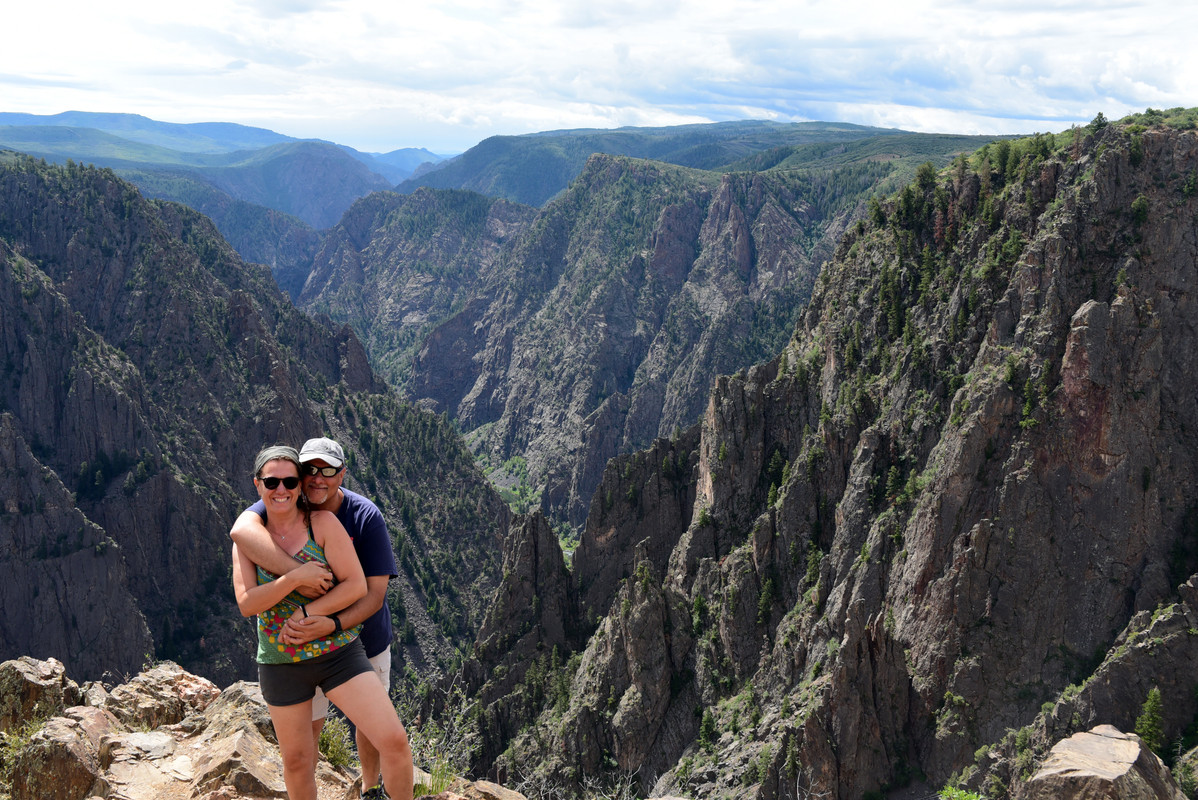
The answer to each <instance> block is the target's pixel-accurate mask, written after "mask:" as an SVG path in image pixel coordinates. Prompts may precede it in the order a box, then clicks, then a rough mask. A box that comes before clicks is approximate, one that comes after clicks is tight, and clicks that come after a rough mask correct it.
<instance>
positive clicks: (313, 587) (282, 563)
mask: <svg viewBox="0 0 1198 800" xmlns="http://www.w3.org/2000/svg"><path fill="white" fill-rule="evenodd" d="M229 536H231V537H232V538H233V543H234V544H235V545H237V549H238V550H239V551H240V552H241V553H243V554H244V555H246V556H248V557H249V559H250V561H252V562H253V563H255V564H257V565H258V566H260V567H262V568H263V569H265V570H267V571H268V572H273V573H274V574H275V575H285V574H287V573H288V572H291V571H292V570H293V569H295V568H297V567H299V566H301V562H300V561H297V560H296V559H294V558H292V557H291V556H290V555H288V554H287V552H286V551H285V550H284V549H283V548H281V547H279V545H278V544H277V543H276V542H275V540H274V537H272V536H271V535H270V531H268V530H266V525H264V524H263V523H262V517H260V516H258V514H257V513H256V512H254V511H251V510H246V511H243V512H241V516H239V517H238V518H237V520H236V522H234V523H233V529H232V530H230V531H229ZM332 584H333V573H332V572H330V571H328V570H323V571H321V572H319V573H317V577H316V578H315V579H314V580H310V581H307V582H301V583H298V584H297V585H296V587H295V588H296V589H297V590H298V591H299V593H300V594H302V595H304V596H305V597H312V598H317V597H320V596H322V595H323V594H324V593H325V592H327V591H328V590H329V588H330V587H331V586H332Z"/></svg>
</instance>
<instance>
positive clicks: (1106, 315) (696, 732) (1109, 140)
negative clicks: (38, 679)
mask: <svg viewBox="0 0 1198 800" xmlns="http://www.w3.org/2000/svg"><path fill="white" fill-rule="evenodd" d="M1024 146H1026V147H1028V148H1029V149H1028V150H1027V154H1028V157H1027V158H1026V159H1025V160H1023V161H1021V162H1020V163H1021V165H1022V166H1021V167H1020V171H1019V174H1018V176H1015V175H1013V174H1006V175H998V174H997V173H995V172H993V170H990V171H986V170H985V163H983V164H982V166H983V172H982V174H979V173H977V172H975V171H974V169H973V168H971V167H970V165H969V164H967V163H966V162H964V161H962V162H960V163H959V164H958V166H957V168H956V169H954V170H951V171H949V172H946V173H944V174H942V175H939V176H936V175H935V174H934V173H931V174H927V175H925V176H924V178H922V179H921V181H920V182H919V183H917V184H915V185H913V186H911V187H908V188H907V189H905V190H903V192H901V193H900V195H899V196H898V197H897V198H895V199H893V200H892V201H888V202H887V203H886V204H885V205H884V206H880V207H879V208H878V210H877V213H875V214H873V215H871V216H872V218H873V221H872V222H871V223H870V224H868V225H866V224H863V225H861V226H859V227H858V228H856V229H855V230H853V231H851V232H850V234H849V235H847V236H846V238H845V239H844V240H843V241H842V244H841V246H840V248H839V250H838V252H837V256H836V258H835V259H834V260H833V262H831V263H830V264H829V265H828V266H827V267H826V269H825V272H824V276H825V277H823V278H821V280H820V282H819V284H820V285H819V287H818V288H817V290H816V292H815V295H814V297H813V300H812V304H811V306H810V307H809V309H808V311H807V312H806V314H805V316H804V319H803V320H802V322H801V324H800V326H799V329H798V330H797V331H796V334H795V336H794V338H793V339H792V341H791V342H790V344H789V345H788V346H787V347H786V348H785V349H784V351H783V352H782V353H781V354H780V355H779V357H778V358H776V359H774V360H773V361H771V362H768V363H766V364H763V365H760V366H758V367H755V368H753V369H750V370H748V371H747V372H745V373H743V374H738V375H735V376H729V377H723V378H720V379H718V380H717V381H716V384H715V387H714V389H713V391H712V392H711V394H710V397H709V402H708V405H707V409H706V412H705V414H704V416H703V419H702V421H701V424H700V442H699V445H698V447H697V464H696V466H695V469H694V476H693V478H692V480H693V483H694V501H693V513H692V514H691V516H690V518H689V520H687V521H686V522H685V523H684V527H683V528H682V529H680V530H679V529H675V530H670V531H668V532H666V531H662V532H659V533H658V537H659V538H658V539H657V541H674V542H676V543H675V544H674V545H673V547H672V550H671V552H670V557H669V560H668V564H667V566H666V569H665V573H664V576H663V578H662V580H661V583H660V585H654V586H651V587H649V591H642V590H640V589H636V590H634V589H633V584H635V583H636V581H635V580H634V579H633V578H632V577H631V576H630V577H629V579H628V585H627V586H626V587H625V588H624V589H622V590H621V591H620V592H619V593H618V594H617V597H618V598H619V601H618V602H615V603H612V607H611V610H610V611H609V612H608V615H609V616H608V617H607V619H605V620H602V621H601V622H600V625H599V628H598V630H597V632H596V634H595V635H594V636H592V638H591V640H590V642H589V643H588V645H587V647H586V650H585V652H584V653H583V655H582V658H581V664H580V667H579V669H578V670H576V671H575V672H574V677H573V684H572V696H571V704H570V707H569V708H568V709H565V710H564V711H563V710H560V709H558V710H554V711H552V712H551V711H549V710H546V711H545V712H543V714H542V715H541V717H540V719H539V721H538V723H537V725H536V726H535V727H534V728H533V729H532V730H529V731H527V732H526V733H525V734H524V735H522V736H520V737H518V738H517V739H516V740H515V741H514V742H513V744H512V747H511V748H510V751H509V755H507V756H505V759H506V763H507V764H510V765H511V768H512V769H513V771H515V770H518V769H520V768H529V767H531V766H533V765H544V766H543V767H542V769H543V770H544V771H546V772H554V771H555V770H556V772H555V774H556V775H558V776H560V777H563V778H566V779H569V778H570V777H571V776H572V775H573V777H574V778H577V777H578V776H577V773H578V772H579V771H581V772H582V773H583V774H590V772H589V771H590V770H591V769H592V765H597V764H600V763H606V764H607V765H609V767H610V765H611V763H612V762H613V761H616V762H617V764H618V767H619V768H621V769H627V767H628V765H627V764H626V763H625V762H623V761H618V760H617V754H627V753H634V752H635V753H636V754H637V756H638V757H640V758H642V759H643V760H642V764H645V765H648V767H647V768H646V769H645V770H643V771H642V772H641V773H640V780H641V781H642V787H643V788H644V789H646V790H652V791H653V792H654V793H659V794H664V793H677V794H683V795H689V794H692V793H693V794H697V795H701V796H712V795H719V796H738V797H754V798H773V797H777V796H786V797H789V796H791V793H792V792H793V791H794V789H793V787H794V786H795V785H796V782H800V783H801V785H802V786H803V787H805V791H807V792H809V793H810V794H823V795H825V796H828V797H836V798H846V799H847V798H856V797H860V796H862V795H864V794H867V793H870V792H878V791H884V790H886V789H888V788H890V787H893V786H895V785H896V784H901V783H902V782H903V781H905V780H908V779H910V777H911V776H912V774H913V773H914V772H916V771H917V770H918V771H922V772H923V773H924V774H925V775H926V776H927V778H928V779H929V781H930V782H931V783H932V784H933V785H943V783H944V782H945V781H947V780H948V779H949V778H950V776H952V775H954V774H967V775H969V776H970V777H969V781H970V783H969V786H970V787H971V788H972V789H974V790H981V791H984V793H985V794H986V796H995V797H1001V796H1007V795H1010V794H1012V793H1015V792H1017V791H1018V790H1019V787H1020V786H1021V785H1022V782H1024V781H1026V779H1027V778H1028V777H1030V775H1031V774H1033V772H1034V770H1035V767H1036V765H1037V761H1038V759H1040V758H1043V757H1044V756H1046V755H1047V753H1048V750H1049V749H1050V748H1051V746H1052V745H1053V744H1054V743H1055V742H1057V741H1059V740H1060V739H1062V738H1064V737H1067V736H1069V735H1071V734H1073V733H1076V732H1078V731H1080V730H1086V729H1087V728H1089V727H1091V726H1093V725H1096V724H1099V723H1103V722H1109V721H1116V723H1117V724H1119V725H1120V726H1121V727H1123V728H1124V729H1125V730H1130V729H1132V727H1134V724H1135V719H1136V715H1137V714H1138V713H1139V711H1140V708H1141V706H1142V704H1143V703H1144V700H1145V694H1146V693H1147V691H1149V689H1150V688H1152V687H1153V686H1158V687H1159V689H1160V691H1161V693H1162V696H1164V697H1165V698H1166V699H1165V709H1166V710H1165V712H1164V714H1163V717H1164V720H1163V721H1164V727H1165V737H1166V739H1167V740H1170V741H1171V740H1172V739H1173V738H1175V737H1176V736H1178V735H1180V733H1181V732H1182V731H1183V730H1185V728H1186V726H1187V725H1189V724H1190V723H1191V722H1192V720H1193V719H1194V718H1195V716H1196V715H1198V699H1196V698H1195V697H1194V694H1193V691H1192V680H1191V678H1190V677H1189V676H1192V669H1190V668H1189V667H1187V666H1185V665H1187V664H1192V661H1193V658H1194V657H1195V654H1194V649H1195V648H1194V645H1193V642H1195V641H1198V637H1196V636H1194V635H1193V634H1192V633H1190V631H1191V630H1198V625H1195V621H1196V618H1195V617H1194V616H1193V615H1194V614H1195V613H1196V608H1195V606H1194V604H1193V600H1194V597H1195V595H1196V594H1198V590H1196V589H1195V588H1194V585H1195V584H1194V582H1193V581H1192V580H1191V581H1190V582H1189V583H1188V584H1187V583H1183V582H1185V581H1186V580H1187V578H1189V577H1190V576H1191V575H1193V574H1194V573H1195V572H1196V571H1198V487H1196V486H1195V484H1194V480H1193V476H1194V474H1195V473H1196V471H1198V469H1196V466H1195V456H1194V454H1195V453H1198V426H1195V425H1194V424H1193V420H1194V419H1196V418H1198V395H1195V393H1194V391H1193V378H1192V376H1193V375H1194V374H1198V360H1196V357H1195V353H1198V339H1196V338H1195V330H1194V328H1193V325H1192V320H1193V319H1194V318H1195V316H1198V312H1196V311H1195V309H1194V307H1193V304H1194V300H1193V298H1194V296H1195V290H1198V272H1196V271H1195V265H1196V264H1198V257H1196V254H1198V251H1196V249H1195V244H1194V243H1195V242H1196V241H1198V228H1196V223H1195V220H1196V219H1198V198H1196V197H1195V193H1194V191H1193V188H1192V187H1193V184H1194V181H1193V179H1192V178H1191V177H1190V176H1194V175H1198V136H1196V135H1194V133H1193V132H1176V131H1166V130H1164V129H1153V130H1150V131H1138V132H1137V131H1133V130H1129V129H1120V128H1117V127H1114V126H1112V127H1111V128H1109V129H1103V130H1102V131H1099V132H1094V133H1092V134H1085V135H1079V138H1078V142H1077V144H1076V145H1075V146H1074V147H1073V148H1071V149H1070V148H1065V149H1057V150H1056V151H1055V152H1054V151H1053V149H1052V148H1051V146H1050V145H1049V143H1047V142H1045V141H1043V140H1032V141H1029V142H1028V143H1026V145H1024ZM1187 187H1189V188H1187ZM1133 207H1134V208H1138V209H1141V212H1138V215H1133V214H1132V213H1131V209H1133ZM1145 207H1146V208H1147V209H1148V214H1147V217H1143V216H1142V210H1143V209H1144V208H1145ZM733 216H734V215H733ZM733 216H729V217H728V219H727V222H728V226H729V227H728V228H727V230H728V231H730V232H735V230H736V229H737V228H736V225H735V224H734V223H735V220H734V219H733ZM1137 220H1138V221H1137ZM735 239H736V237H735V235H731V236H730V238H729V239H727V243H728V244H729V246H731V245H732V244H734V243H735ZM733 249H734V248H733ZM625 465H626V462H624V461H617V462H613V466H614V467H615V468H617V469H623V468H624V467H625ZM659 475H660V473H659ZM651 482H652V478H650V483H651ZM604 485H605V487H607V486H610V488H611V490H612V496H613V497H617V498H618V497H620V494H621V492H625V491H630V490H631V491H635V490H637V489H641V488H643V487H644V486H646V485H648V484H647V483H646V482H645V476H644V475H640V474H637V473H635V471H630V472H629V474H627V475H626V474H623V473H621V474H620V475H616V474H614V470H609V472H608V474H607V475H605V478H604ZM594 518H595V519H600V518H602V515H601V514H600V515H595V516H594ZM637 524H638V521H637V520H636V519H635V518H634V517H633V516H631V515H628V516H624V517H622V518H620V519H619V520H618V521H617V525H616V527H615V529H614V530H609V529H607V527H606V526H594V527H593V528H589V530H591V531H593V532H595V533H601V534H602V540H599V539H598V538H597V540H596V541H595V542H594V544H596V545H602V544H604V543H605V542H609V541H625V542H628V543H629V545H628V546H630V547H632V548H634V549H633V551H632V552H636V551H635V548H636V547H638V546H640V544H641V543H642V542H643V541H644V539H645V537H643V536H640V535H639V533H638V532H637V527H636V526H637ZM589 546H590V543H588V547H589ZM596 552H603V550H602V547H598V548H596ZM628 553H629V551H628V550H623V551H622V556H620V557H619V560H620V562H621V563H633V564H635V563H636V559H635V558H633V559H630V558H629V556H628ZM612 557H613V558H616V556H614V555H613V556H612ZM597 573H598V570H596V574H597ZM649 574H650V575H652V572H650V573H649ZM1179 584H1182V587H1181V590H1180V592H1179V591H1178V589H1177V587H1178V585H1179ZM638 585H639V584H638ZM1179 601H1180V602H1179ZM662 608H666V609H682V610H685V611H689V613H687V614H685V615H684V616H683V618H682V619H678V615H677V614H670V615H668V616H667V615H663V614H662V613H661V611H660V609H662ZM653 621H656V622H653ZM654 641H656V642H657V644H656V646H654V647H651V648H643V647H641V644H642V643H644V642H654ZM630 654H636V658H637V659H640V658H647V659H648V661H647V662H646V663H643V664H640V663H638V664H636V665H635V667H630V663H629V662H630ZM667 659H668V660H669V661H670V664H671V666H670V668H669V672H670V674H671V681H670V684H669V693H668V696H666V697H665V699H664V704H663V705H662V706H661V707H658V706H657V705H655V703H656V702H657V701H658V700H660V699H661V698H662V697H663V695H662V693H661V686H662V683H661V682H660V681H659V680H658V678H657V673H656V672H655V671H654V670H655V669H657V668H659V667H660V665H661V663H662V662H663V661H666V660H667ZM646 676H647V677H649V678H651V679H650V680H644V678H645V677H646ZM637 708H649V709H653V713H654V716H655V719H657V720H662V719H669V718H670V717H671V715H677V717H678V718H681V717H683V716H685V715H689V719H690V722H689V724H688V725H679V726H677V727H676V728H674V729H673V730H674V733H673V735H664V734H665V732H666V730H667V728H668V727H669V726H666V725H662V726H661V727H652V726H645V725H642V724H640V720H639V718H638V717H637V716H636V715H635V714H632V713H631V712H632V711H633V710H634V709H637ZM683 712H685V715H684V713H683ZM700 715H701V719H700ZM617 721H618V722H619V723H620V725H621V728H620V731H619V732H620V733H623V734H626V735H632V736H637V737H639V739H638V741H637V742H635V743H632V742H627V741H617V739H616V736H615V732H616V727H615V726H616V723H617ZM633 723H636V724H633ZM1017 731H1018V732H1019V735H1018V736H1017V735H1016V732H1017ZM670 764H672V765H674V766H672V767H670V768H668V769H665V770H664V771H659V770H662V765H670ZM597 771H598V772H600V773H603V772H605V770H604V769H602V768H597ZM655 778H656V779H657V780H656V782H654V779H655ZM783 787H790V788H786V791H785V792H784V791H783Z"/></svg>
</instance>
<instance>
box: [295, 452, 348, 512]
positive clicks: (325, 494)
mask: <svg viewBox="0 0 1198 800" xmlns="http://www.w3.org/2000/svg"><path fill="white" fill-rule="evenodd" d="M328 466H330V464H329V463H328V462H326V461H321V460H320V459H319V458H318V459H315V460H313V461H308V462H306V463H305V464H304V470H303V472H304V494H305V495H306V496H307V498H308V502H309V503H311V504H312V505H314V506H317V507H323V506H324V504H325V503H328V502H329V501H335V500H336V499H337V490H338V489H340V488H341V481H342V479H343V478H344V477H345V469H344V468H341V469H338V470H337V474H336V475H334V476H333V477H331V478H326V477H325V476H324V475H321V474H320V473H319V472H317V473H316V474H315V475H309V474H308V473H309V472H311V470H310V469H308V468H309V467H316V468H317V469H323V468H325V467H328Z"/></svg>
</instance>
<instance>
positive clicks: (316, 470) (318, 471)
mask: <svg viewBox="0 0 1198 800" xmlns="http://www.w3.org/2000/svg"><path fill="white" fill-rule="evenodd" d="M340 471H341V467H314V466H312V465H311V464H305V465H304V474H305V475H323V476H325V477H326V478H331V477H333V476H334V475H336V474H337V473H338V472H340Z"/></svg>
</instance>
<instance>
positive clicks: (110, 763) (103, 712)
mask: <svg viewBox="0 0 1198 800" xmlns="http://www.w3.org/2000/svg"><path fill="white" fill-rule="evenodd" d="M316 777H317V786H318V791H319V797H320V800H342V798H344V800H351V798H357V797H358V796H359V788H360V787H359V786H358V785H357V781H356V777H357V776H356V774H355V773H352V772H350V771H348V770H346V769H344V768H335V767H333V766H332V765H330V764H329V763H328V762H327V761H326V760H325V759H324V758H323V757H322V758H321V761H320V763H319V765H318V767H317V776H316ZM422 778H423V779H424V780H425V781H427V780H428V776H427V774H426V773H422V772H421V771H420V770H419V769H417V771H416V780H417V783H418V784H419V783H421V781H422ZM6 783H8V784H9V785H8V786H5V784H6ZM6 791H7V793H8V795H9V796H10V797H11V800H44V798H48V797H53V798H56V800H85V799H86V798H120V800H242V799H243V798H246V799H248V798H264V797H286V791H285V789H284V786H283V765H282V760H281V758H280V756H279V748H278V742H277V741H276V739H275V735H274V729H273V727H272V726H271V723H270V716H269V714H268V712H267V709H266V704H265V702H264V701H263V700H262V693H261V692H260V691H259V689H258V684H256V683H247V682H244V681H241V682H238V683H234V684H233V685H231V686H229V687H228V688H226V689H225V690H224V691H221V690H220V689H218V688H217V687H216V685H215V684H213V683H212V682H211V681H209V680H207V679H205V678H201V677H199V676H196V675H192V674H191V673H189V672H187V671H185V670H184V669H183V668H182V667H180V666H178V665H177V664H174V663H172V662H169V661H168V662H163V663H160V664H158V665H156V666H154V667H152V668H150V669H147V670H145V671H144V672H142V673H141V674H139V675H137V676H136V677H135V678H132V679H131V680H129V681H128V682H126V683H124V684H121V685H119V686H116V687H114V688H112V689H111V690H109V689H106V688H105V687H104V686H103V685H101V684H99V683H85V684H83V685H82V686H80V685H78V684H76V683H75V682H74V681H72V680H70V679H69V678H68V677H67V675H66V671H65V669H64V667H63V665H62V663H61V662H59V661H57V660H55V659H50V660H48V661H38V660H36V659H33V658H29V657H27V656H26V657H22V658H19V659H16V660H14V661H5V662H4V663H3V664H0V797H3V796H5V793H6ZM451 796H460V797H464V798H469V800H524V799H523V796H522V795H520V794H518V793H516V792H513V791H510V790H507V789H504V788H503V787H500V786H497V785H495V784H489V783H486V782H479V783H469V782H467V781H463V780H458V781H455V782H454V783H453V784H452V785H451V787H450V791H449V792H446V793H444V797H443V798H442V800H451Z"/></svg>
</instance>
